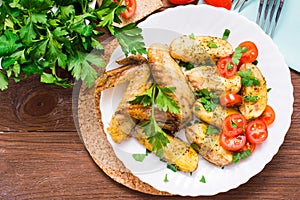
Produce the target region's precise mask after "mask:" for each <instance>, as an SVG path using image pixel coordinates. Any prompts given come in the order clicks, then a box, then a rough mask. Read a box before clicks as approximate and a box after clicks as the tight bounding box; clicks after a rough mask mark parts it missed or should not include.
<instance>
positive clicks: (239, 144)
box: [220, 132, 247, 151]
mask: <svg viewBox="0 0 300 200" xmlns="http://www.w3.org/2000/svg"><path fill="white" fill-rule="evenodd" d="M246 140H247V139H246V136H245V135H238V136H235V137H228V136H226V135H225V134H223V132H222V133H221V134H220V144H221V146H222V147H223V148H224V149H227V150H229V151H238V150H240V149H242V148H243V147H244V146H245V144H246Z"/></svg>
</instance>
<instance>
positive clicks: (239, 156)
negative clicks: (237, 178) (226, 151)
mask: <svg viewBox="0 0 300 200" xmlns="http://www.w3.org/2000/svg"><path fill="white" fill-rule="evenodd" d="M249 156H251V151H250V150H249V149H247V150H245V151H242V152H235V153H234V154H233V162H234V163H237V162H239V161H240V160H241V159H245V158H247V157H249Z"/></svg>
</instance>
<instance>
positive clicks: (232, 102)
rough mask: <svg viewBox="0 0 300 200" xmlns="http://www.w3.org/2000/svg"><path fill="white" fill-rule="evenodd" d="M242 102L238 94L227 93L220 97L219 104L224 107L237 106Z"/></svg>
mask: <svg viewBox="0 0 300 200" xmlns="http://www.w3.org/2000/svg"><path fill="white" fill-rule="evenodd" d="M242 101H243V99H242V97H241V95H239V94H232V93H227V94H223V95H221V96H220V104H221V105H222V106H226V107H233V106H239V105H241V104H242Z"/></svg>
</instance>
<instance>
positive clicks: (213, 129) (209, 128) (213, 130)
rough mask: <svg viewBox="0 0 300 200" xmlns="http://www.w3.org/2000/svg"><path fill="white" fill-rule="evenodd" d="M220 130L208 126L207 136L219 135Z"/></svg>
mask: <svg viewBox="0 0 300 200" xmlns="http://www.w3.org/2000/svg"><path fill="white" fill-rule="evenodd" d="M219 132H220V131H219V130H218V129H217V128H215V127H213V126H207V129H206V132H205V134H207V135H211V134H219Z"/></svg>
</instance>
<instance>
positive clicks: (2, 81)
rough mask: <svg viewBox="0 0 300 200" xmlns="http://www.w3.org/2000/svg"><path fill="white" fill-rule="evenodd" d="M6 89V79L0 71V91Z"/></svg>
mask: <svg viewBox="0 0 300 200" xmlns="http://www.w3.org/2000/svg"><path fill="white" fill-rule="evenodd" d="M7 88H8V78H7V76H6V75H5V74H3V72H1V71H0V90H6V89H7Z"/></svg>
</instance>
